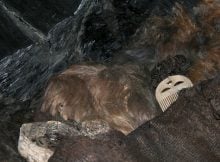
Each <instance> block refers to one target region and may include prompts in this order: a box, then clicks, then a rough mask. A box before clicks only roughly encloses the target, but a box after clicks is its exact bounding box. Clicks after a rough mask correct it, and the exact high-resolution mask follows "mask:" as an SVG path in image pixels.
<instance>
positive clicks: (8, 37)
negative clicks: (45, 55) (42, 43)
mask: <svg viewBox="0 0 220 162" xmlns="http://www.w3.org/2000/svg"><path fill="white" fill-rule="evenodd" d="M0 20H1V23H0V31H1V32H0V59H2V58H4V57H5V56H8V55H11V54H12V53H14V52H15V51H16V50H18V49H20V48H23V47H27V46H28V45H30V44H32V42H31V40H30V39H29V38H27V37H26V36H25V35H24V34H23V33H22V32H20V31H19V29H18V28H17V27H16V26H15V25H14V24H13V22H12V21H11V20H10V19H8V17H7V15H5V13H3V12H2V10H0Z"/></svg>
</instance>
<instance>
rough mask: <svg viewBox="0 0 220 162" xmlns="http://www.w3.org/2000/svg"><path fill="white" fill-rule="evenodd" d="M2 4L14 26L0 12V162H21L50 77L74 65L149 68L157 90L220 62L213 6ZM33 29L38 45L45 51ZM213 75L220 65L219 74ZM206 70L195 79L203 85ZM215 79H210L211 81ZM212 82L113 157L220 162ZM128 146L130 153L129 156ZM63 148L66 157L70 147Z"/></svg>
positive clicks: (127, 1) (145, 1) (135, 0)
mask: <svg viewBox="0 0 220 162" xmlns="http://www.w3.org/2000/svg"><path fill="white" fill-rule="evenodd" d="M0 2H3V1H0ZM4 2H5V3H6V4H8V5H10V6H11V7H12V8H13V10H14V11H16V12H15V13H16V14H15V15H19V16H20V17H17V18H16V21H15V20H13V21H12V19H11V18H9V17H8V15H7V14H6V12H3V10H0V21H1V23H0V59H1V58H3V57H4V58H3V59H1V60H0V69H1V70H0V92H1V93H2V94H3V96H4V97H1V99H0V117H1V120H0V125H1V128H0V148H1V149H0V161H24V160H23V159H22V158H21V157H20V156H19V154H18V152H17V139H18V134H19V128H20V126H21V124H22V123H25V122H33V121H34V119H33V118H34V117H33V116H34V112H33V111H37V110H38V109H39V107H40V105H41V100H40V99H39V98H40V96H41V94H42V92H43V90H44V87H45V85H46V83H47V81H48V79H49V78H50V76H52V75H54V74H57V73H59V72H61V71H63V70H65V69H66V68H67V67H69V66H70V65H72V64H75V63H79V62H83V61H86V62H98V63H103V64H106V65H109V66H111V65H112V64H124V63H126V62H136V63H139V64H140V65H144V66H145V67H146V68H148V71H149V76H151V77H152V83H151V86H152V89H153V88H155V86H156V84H157V83H158V82H160V81H161V80H162V79H163V78H164V77H166V75H170V74H176V73H181V74H185V73H187V71H188V68H189V69H190V67H191V65H193V64H196V62H197V60H199V59H201V58H204V56H206V55H207V53H210V52H209V51H213V49H214V50H215V51H214V52H213V53H212V52H211V54H210V57H211V56H212V55H216V54H218V50H216V49H219V46H220V45H219V43H218V42H219V29H218V24H219V23H218V21H217V20H218V18H219V16H220V15H219V13H218V11H219V10H218V9H219V8H218V5H219V2H218V1H217V0H216V1H214V2H216V3H217V4H218V5H216V4H214V5H212V2H210V3H211V5H209V4H208V3H207V2H206V1H202V0H193V1H187V0H183V1H180V0H172V1H169V0H165V1H162V0H156V1H151V0H122V1H117V0H111V1H109V0H99V1H91V0H82V2H81V5H80V7H79V8H78V9H77V10H76V8H77V6H78V4H79V3H80V1H77V0H76V1H70V0H65V1H61V0H54V1H52V0H46V1H43V0H37V1H34V2H32V1H26V0H19V1H15V0H5V1H4ZM200 4H202V5H201V6H199V5H200ZM198 6H199V7H198ZM195 7H197V8H195ZM74 12H75V14H74ZM12 16H13V15H12ZM19 18H21V19H19ZM20 20H21V21H20ZM23 20H25V21H26V22H28V23H29V25H30V26H25V23H22V22H23ZM26 25H27V24H26ZM32 27H34V28H32ZM32 29H37V31H39V33H40V34H42V35H43V39H42V40H43V41H39V40H41V38H40V37H38V36H39V35H38V34H39V33H38V32H37V33H34V32H33V31H34V30H32ZM41 32H42V33H41ZM32 34H33V35H32ZM32 36H33V37H32ZM216 51H217V52H216ZM176 55H182V56H184V57H182V56H180V57H179V58H178V57H176ZM5 56H7V57H5ZM167 58H168V59H167ZM167 60H168V61H167ZM214 61H215V62H216V61H217V60H214ZM204 62H205V61H204ZM210 64H211V63H210ZM210 64H209V65H210ZM180 65H181V66H180ZM182 65H183V66H182ZM202 65H205V63H203V64H202ZM210 66H211V65H210ZM213 66H214V65H213ZM218 66H219V65H218V61H217V63H216V65H215V67H214V68H215V69H216V71H218V69H219V67H218ZM162 69H164V70H162ZM204 69H205V70H209V69H206V68H204ZM204 69H202V68H198V70H197V72H198V73H199V74H201V75H202V74H203V73H204ZM206 73H208V74H209V73H210V72H209V71H207V72H206ZM215 74H216V73H215ZM191 75H194V73H193V74H191ZM213 76H214V74H212V73H211V77H210V78H213ZM218 80H219V79H215V81H210V82H207V83H204V86H201V85H200V86H197V88H195V89H194V90H191V91H190V92H188V91H186V92H184V93H183V94H182V96H181V97H180V99H179V100H178V102H176V103H175V104H174V105H173V106H172V108H171V109H170V110H168V111H167V112H166V113H164V114H163V115H161V116H159V117H157V118H155V119H154V120H152V121H150V122H148V123H146V124H145V125H143V126H142V127H140V128H138V129H137V130H136V131H134V132H133V133H132V134H131V135H129V136H128V137H127V140H128V141H134V142H133V143H131V144H130V143H129V142H128V141H126V140H125V142H124V143H125V145H127V146H124V145H123V146H117V147H116V148H117V149H116V150H120V149H122V148H123V149H124V148H126V149H128V150H127V152H123V150H120V151H121V154H120V157H119V159H120V158H122V157H124V156H126V154H128V153H129V156H127V157H128V160H131V159H132V160H134V161H135V159H138V160H139V161H142V159H144V161H147V160H149V161H166V160H167V161H178V160H179V159H183V161H201V159H202V160H203V159H205V160H206V161H217V160H219V153H218V152H219V151H218V152H217V150H219V142H218V141H219V136H218V135H219V120H217V119H219V100H218V99H219V93H218V91H216V90H217V87H219V84H218ZM205 86H207V87H210V89H211V91H210V90H209V89H207V88H205ZM201 89H203V90H204V91H201ZM202 92H203V93H202ZM153 93H154V92H153ZM11 98H13V101H10V100H11ZM46 119H49V118H48V117H45V118H44V119H42V120H46ZM39 120H40V119H39ZM185 123H187V124H185ZM217 126H218V127H217ZM192 130H193V131H192ZM82 139H83V138H82ZM138 140H139V141H138ZM83 141H85V143H88V144H92V143H93V144H95V145H97V146H98V147H99V149H100V150H102V149H103V150H105V149H107V150H108V149H109V147H110V148H114V147H113V146H112V145H114V144H111V143H110V142H104V143H105V144H106V148H104V147H105V145H103V146H102V145H101V144H102V142H100V141H90V140H89V139H83ZM83 141H82V142H83ZM76 142H77V143H76V146H77V145H79V144H81V141H80V139H79V141H76ZM113 143H114V142H113ZM116 143H117V142H116ZM85 145H86V144H85ZM116 145H118V144H116ZM129 145H130V146H134V147H133V148H127V147H129ZM66 146H67V148H69V147H70V148H71V146H70V145H68V143H67V144H66ZM92 148H93V146H91V147H90V148H88V150H85V151H91V150H92ZM134 148H135V149H134ZM137 148H140V149H137ZM207 148H208V149H207ZM59 149H63V148H62V147H60V148H59ZM59 149H58V151H57V153H56V154H55V156H54V157H53V159H54V160H55V159H56V157H57V155H60V153H59ZM73 149H75V148H73ZM130 150H132V151H133V153H131V154H132V155H133V156H134V157H130ZM140 150H141V151H140ZM187 150H188V152H187ZM64 151H65V148H64ZM70 151H71V150H70ZM173 152H174V153H173ZM61 153H62V151H61ZM96 155H97V154H92V156H93V157H94V156H96ZM114 155H115V153H114V152H113V153H112V154H111V156H114ZM80 156H81V155H77V157H80ZM104 157H105V159H106V158H108V155H106V156H104ZM100 158H102V157H100ZM111 158H112V157H111ZM111 158H109V159H111ZM57 159H58V160H59V158H57Z"/></svg>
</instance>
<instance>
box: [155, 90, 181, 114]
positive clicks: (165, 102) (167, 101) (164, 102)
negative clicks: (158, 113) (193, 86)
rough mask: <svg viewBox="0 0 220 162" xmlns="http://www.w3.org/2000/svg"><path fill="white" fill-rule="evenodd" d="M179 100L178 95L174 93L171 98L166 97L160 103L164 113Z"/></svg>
mask: <svg viewBox="0 0 220 162" xmlns="http://www.w3.org/2000/svg"><path fill="white" fill-rule="evenodd" d="M177 98H178V93H174V94H172V95H170V96H167V97H165V98H164V99H162V100H161V101H159V104H160V107H161V109H162V111H163V112H164V111H166V110H167V108H168V107H169V106H170V105H172V104H173V103H174V102H175V101H176V100H177Z"/></svg>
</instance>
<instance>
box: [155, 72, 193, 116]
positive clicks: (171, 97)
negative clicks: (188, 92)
mask: <svg viewBox="0 0 220 162" xmlns="http://www.w3.org/2000/svg"><path fill="white" fill-rule="evenodd" d="M192 86H193V84H192V82H191V81H190V80H189V79H188V78H187V77H185V76H183V75H174V76H169V77H167V78H166V79H164V80H163V81H162V82H160V84H159V85H158V86H157V88H156V94H155V95H156V99H157V101H158V103H159V105H160V107H161V109H162V111H163V112H164V111H166V110H167V108H168V107H169V106H170V105H171V104H173V103H174V102H175V101H176V100H177V98H178V92H179V91H180V90H182V89H184V88H190V87H192Z"/></svg>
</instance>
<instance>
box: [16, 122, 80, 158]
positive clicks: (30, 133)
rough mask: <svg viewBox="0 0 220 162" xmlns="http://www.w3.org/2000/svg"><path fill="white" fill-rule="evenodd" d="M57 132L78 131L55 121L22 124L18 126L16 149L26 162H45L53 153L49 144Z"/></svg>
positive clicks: (73, 133)
mask: <svg viewBox="0 0 220 162" xmlns="http://www.w3.org/2000/svg"><path fill="white" fill-rule="evenodd" d="M46 133H47V134H49V137H48V136H47V137H48V139H46V138H45V134H46ZM57 134H60V135H67V134H68V135H78V134H79V133H78V132H77V131H76V130H75V129H74V128H73V127H71V126H69V125H67V124H64V123H61V122H57V121H48V122H37V123H30V124H23V125H22V127H21V128H20V136H19V141H18V151H19V153H20V154H21V156H22V157H24V158H25V159H26V160H27V161H28V162H47V161H48V160H49V158H50V157H51V156H52V155H53V153H54V150H53V149H51V148H50V147H49V145H50V144H51V143H54V142H56V141H55V138H56V137H55V136H54V135H57ZM39 141H40V142H39Z"/></svg>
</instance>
